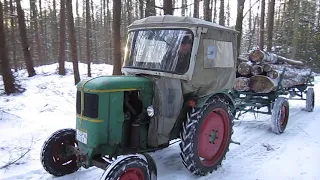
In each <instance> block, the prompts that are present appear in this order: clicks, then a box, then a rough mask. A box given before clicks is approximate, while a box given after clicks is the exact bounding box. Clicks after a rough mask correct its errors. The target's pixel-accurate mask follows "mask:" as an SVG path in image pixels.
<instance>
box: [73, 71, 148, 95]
mask: <svg viewBox="0 0 320 180" xmlns="http://www.w3.org/2000/svg"><path fill="white" fill-rule="evenodd" d="M150 88H152V82H151V80H149V79H148V78H145V77H138V76H125V75H121V76H99V77H94V78H90V79H87V80H83V81H80V82H79V83H78V84H77V89H78V90H83V91H84V92H117V91H128V90H129V91H130V90H140V89H150Z"/></svg>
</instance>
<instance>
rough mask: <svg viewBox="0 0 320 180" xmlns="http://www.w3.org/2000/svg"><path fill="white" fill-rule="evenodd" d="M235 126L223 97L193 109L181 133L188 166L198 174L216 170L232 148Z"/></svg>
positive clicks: (182, 147) (184, 159) (181, 144)
mask: <svg viewBox="0 0 320 180" xmlns="http://www.w3.org/2000/svg"><path fill="white" fill-rule="evenodd" d="M232 126H233V116H232V113H231V109H230V105H229V103H228V102H225V101H224V100H223V99H220V98H214V99H212V100H211V101H210V102H208V103H206V104H205V105H204V106H203V107H202V108H197V109H196V108H193V109H192V111H191V112H190V113H188V119H187V121H186V122H185V123H184V124H183V132H182V133H181V135H180V136H181V143H180V149H181V158H182V162H183V164H184V165H185V167H186V168H187V169H188V170H189V171H190V172H191V173H193V174H195V175H198V176H204V175H206V174H208V173H211V172H212V171H213V170H216V169H217V168H218V167H219V166H220V165H221V163H222V160H224V159H225V155H226V153H227V151H228V150H229V145H230V141H231V135H232V133H233V130H232Z"/></svg>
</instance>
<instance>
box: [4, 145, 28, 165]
mask: <svg viewBox="0 0 320 180" xmlns="http://www.w3.org/2000/svg"><path fill="white" fill-rule="evenodd" d="M30 151H31V148H29V149H27V151H26V152H24V153H23V154H22V155H21V156H20V157H19V158H17V159H15V160H13V161H10V162H8V163H7V164H5V165H3V166H0V169H5V168H7V167H9V166H11V165H13V164H15V163H17V162H18V161H19V160H21V159H22V158H23V157H24V156H25V155H26V154H28V153H29V152H30Z"/></svg>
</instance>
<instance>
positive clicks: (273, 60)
mask: <svg viewBox="0 0 320 180" xmlns="http://www.w3.org/2000/svg"><path fill="white" fill-rule="evenodd" d="M249 60H250V61H251V62H254V63H257V62H259V63H269V64H278V63H283V62H285V63H287V64H291V65H295V66H303V65H304V63H303V62H301V61H297V60H293V59H288V58H285V57H282V56H279V55H276V54H274V53H269V52H265V51H262V50H254V51H251V52H250V54H249Z"/></svg>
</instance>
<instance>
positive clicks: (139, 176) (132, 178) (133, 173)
mask: <svg viewBox="0 0 320 180" xmlns="http://www.w3.org/2000/svg"><path fill="white" fill-rule="evenodd" d="M144 179H145V178H144V174H143V172H142V170H141V169H139V168H129V169H127V170H126V171H125V172H124V173H123V174H122V175H121V177H120V180H144Z"/></svg>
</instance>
